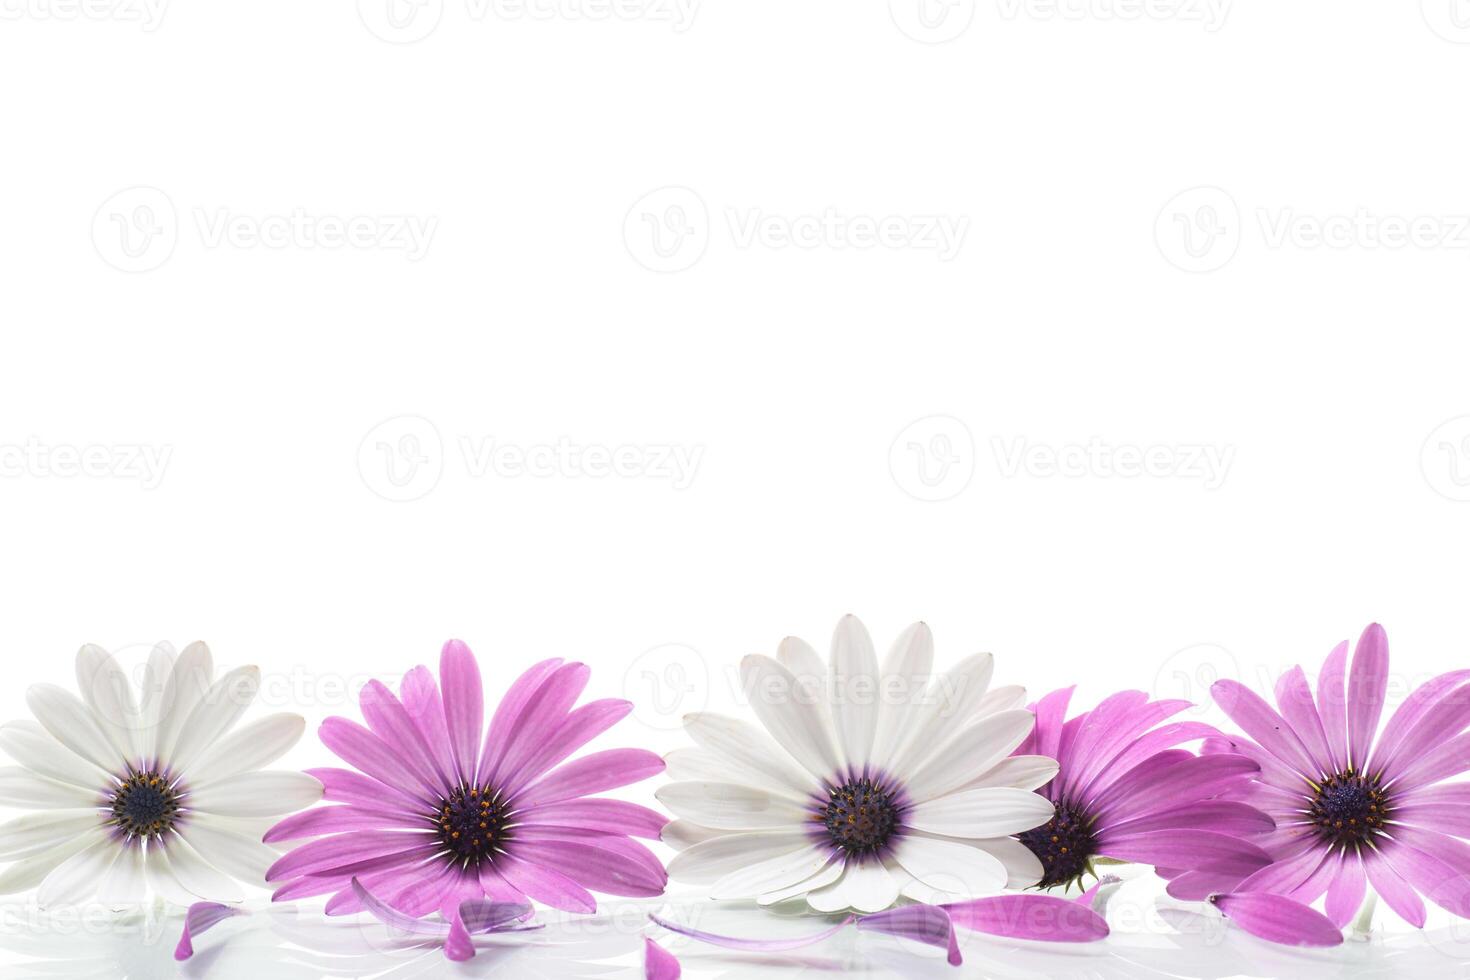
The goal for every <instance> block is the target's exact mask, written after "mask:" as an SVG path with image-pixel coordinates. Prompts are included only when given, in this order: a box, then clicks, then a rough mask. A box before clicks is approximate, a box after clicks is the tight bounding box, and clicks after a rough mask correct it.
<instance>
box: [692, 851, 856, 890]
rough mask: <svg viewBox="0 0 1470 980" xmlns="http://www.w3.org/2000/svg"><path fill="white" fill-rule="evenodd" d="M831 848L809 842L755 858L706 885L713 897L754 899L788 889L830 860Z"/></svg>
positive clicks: (819, 869) (811, 874)
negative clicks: (762, 858) (781, 852)
mask: <svg viewBox="0 0 1470 980" xmlns="http://www.w3.org/2000/svg"><path fill="white" fill-rule="evenodd" d="M832 856H833V855H832V848H831V847H821V846H818V845H816V844H813V845H811V846H809V847H806V848H803V849H802V850H799V851H795V852H793V853H791V854H782V855H780V856H778V857H773V858H767V859H766V860H764V861H757V862H755V863H753V864H750V865H748V866H747V867H744V868H741V869H740V870H738V871H732V872H730V873H729V874H727V875H725V876H724V877H723V878H721V879H720V880H719V881H717V882H715V883H714V884H713V885H712V886H710V890H709V897H710V898H713V899H716V900H724V899H733V898H755V897H756V896H758V895H763V894H766V893H767V892H772V891H777V890H779V889H782V888H790V887H791V886H792V885H795V884H798V883H800V882H803V881H806V880H807V879H808V878H810V877H812V876H813V875H815V874H816V873H817V872H818V871H821V870H822V869H823V868H824V867H826V866H827V864H828V863H830V862H831V860H832Z"/></svg>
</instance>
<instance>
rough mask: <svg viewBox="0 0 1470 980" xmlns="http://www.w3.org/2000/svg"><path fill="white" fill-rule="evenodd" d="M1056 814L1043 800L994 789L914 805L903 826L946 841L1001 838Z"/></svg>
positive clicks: (1023, 792)
mask: <svg viewBox="0 0 1470 980" xmlns="http://www.w3.org/2000/svg"><path fill="white" fill-rule="evenodd" d="M1055 813H1056V807H1055V806H1054V805H1053V804H1052V802H1051V801H1050V800H1048V799H1047V798H1046V797H1044V796H1041V795H1039V794H1037V793H1033V792H1030V791H1029V790H1024V789H1014V788H1010V787H1003V786H995V787H990V788H987V789H972V790H966V791H964V792H962V793H954V794H952V795H950V796H941V797H939V798H938V799H933V800H928V801H925V802H923V803H916V804H915V805H914V806H913V808H912V809H910V810H909V812H908V813H907V814H905V815H904V821H903V822H904V824H905V825H906V826H909V827H915V828H917V829H919V830H926V831H928V832H930V833H933V834H945V835H947V836H950V837H1004V836H1007V835H1010V834H1019V833H1023V832H1025V831H1027V830H1031V829H1032V828H1034V827H1040V826H1041V825H1042V824H1044V823H1046V822H1047V821H1048V820H1050V819H1051V818H1052V817H1053V816H1054V815H1055Z"/></svg>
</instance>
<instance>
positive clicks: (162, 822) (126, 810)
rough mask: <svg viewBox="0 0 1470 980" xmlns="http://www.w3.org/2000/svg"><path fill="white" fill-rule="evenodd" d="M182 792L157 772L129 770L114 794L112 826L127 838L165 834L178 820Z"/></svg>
mask: <svg viewBox="0 0 1470 980" xmlns="http://www.w3.org/2000/svg"><path fill="white" fill-rule="evenodd" d="M181 795H182V794H180V793H179V792H178V790H177V789H175V788H174V787H172V786H170V785H169V784H168V781H167V780H165V779H164V778H163V777H162V776H160V775H159V774H158V773H156V772H134V773H129V774H128V776H127V778H126V779H124V780H123V782H122V785H121V786H119V787H118V788H117V790H116V791H114V793H113V795H112V805H111V807H110V809H111V811H112V820H111V822H112V825H113V826H115V827H116V828H117V829H118V830H119V831H120V832H122V833H123V834H125V835H127V836H128V837H162V836H163V835H164V834H166V833H168V832H169V831H170V830H172V829H173V827H174V823H175V821H177V819H178V816H179V800H180V798H181Z"/></svg>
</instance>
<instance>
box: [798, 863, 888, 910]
mask: <svg viewBox="0 0 1470 980" xmlns="http://www.w3.org/2000/svg"><path fill="white" fill-rule="evenodd" d="M806 901H807V905H809V906H811V907H812V908H813V909H815V910H816V911H818V912H841V911H843V910H845V909H853V910H855V911H858V912H881V911H883V910H884V909H886V908H888V906H890V905H892V904H893V903H894V902H896V901H898V882H897V881H895V880H894V878H893V876H892V875H891V874H889V873H888V869H887V868H886V867H885V866H884V865H883V863H882V862H881V861H873V860H868V861H859V860H854V859H852V858H848V859H847V862H846V863H845V865H844V866H843V869H842V877H841V878H838V879H837V880H836V881H834V882H833V883H832V884H830V885H827V886H826V887H825V888H818V889H816V890H815V891H811V892H808V893H807V896H806Z"/></svg>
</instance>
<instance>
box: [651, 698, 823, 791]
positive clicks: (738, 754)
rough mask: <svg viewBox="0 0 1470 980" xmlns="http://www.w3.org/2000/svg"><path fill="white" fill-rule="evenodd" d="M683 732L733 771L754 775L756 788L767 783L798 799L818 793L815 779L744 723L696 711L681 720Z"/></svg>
mask: <svg viewBox="0 0 1470 980" xmlns="http://www.w3.org/2000/svg"><path fill="white" fill-rule="evenodd" d="M684 732H685V734H687V735H688V736H689V737H690V738H691V739H693V740H694V742H695V743H696V744H698V745H699V746H700V747H701V748H702V749H704V750H705V751H706V752H709V753H711V754H712V755H714V756H716V757H717V758H719V759H722V760H725V761H728V762H729V763H730V764H731V765H732V766H734V767H735V769H736V770H738V771H745V772H752V773H755V774H756V775H757V776H758V777H760V778H759V779H758V780H755V781H754V782H755V783H756V785H766V784H767V783H771V784H774V785H773V788H775V789H779V790H782V791H789V792H791V793H792V794H793V795H795V796H797V797H798V798H800V797H805V796H809V795H811V794H813V793H816V792H818V791H820V790H821V786H822V784H821V782H820V781H819V780H818V779H816V778H814V777H813V776H812V775H811V774H810V773H808V772H807V771H806V770H804V769H802V768H801V767H800V766H798V765H796V764H795V762H794V761H793V760H792V758H791V756H790V755H788V754H787V753H786V751H785V750H784V749H782V748H781V746H779V745H777V744H776V740H775V739H773V738H771V736H769V735H767V734H766V733H765V732H764V731H762V730H761V729H760V728H757V727H756V726H755V725H752V724H749V723H748V722H744V721H740V720H739V719H736V718H730V717H727V716H725V715H717V714H713V713H710V712H697V713H695V714H690V715H687V716H686V717H685V718H684ZM670 754H671V755H672V754H674V753H670ZM680 778H688V777H687V776H683V777H680Z"/></svg>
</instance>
